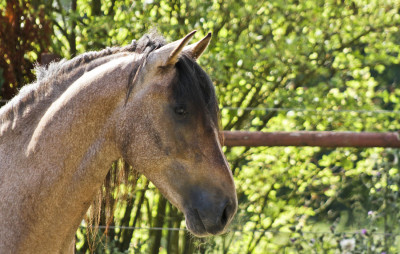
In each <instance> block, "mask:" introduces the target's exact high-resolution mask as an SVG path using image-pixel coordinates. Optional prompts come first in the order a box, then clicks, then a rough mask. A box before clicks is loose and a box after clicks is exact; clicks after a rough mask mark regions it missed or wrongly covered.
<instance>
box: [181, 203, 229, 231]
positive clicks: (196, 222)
mask: <svg viewBox="0 0 400 254" xmlns="http://www.w3.org/2000/svg"><path fill="white" fill-rule="evenodd" d="M185 219H186V227H187V229H188V230H189V231H190V232H191V233H192V234H193V235H195V236H196V237H207V236H210V235H220V234H222V233H224V232H225V230H224V229H225V228H224V227H221V226H220V225H208V224H205V223H204V221H203V219H202V218H201V216H200V214H199V212H198V211H197V209H191V210H189V211H188V210H187V211H186V213H185ZM206 225H207V226H206Z"/></svg>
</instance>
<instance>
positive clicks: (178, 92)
mask: <svg viewBox="0 0 400 254" xmlns="http://www.w3.org/2000/svg"><path fill="white" fill-rule="evenodd" d="M194 33H195V31H193V32H191V33H189V34H188V35H187V36H186V37H184V38H183V39H181V40H179V41H175V42H172V43H169V44H166V45H164V46H160V47H159V48H158V49H156V50H153V51H151V52H148V53H147V54H144V55H143V59H142V61H141V64H140V66H138V67H135V68H133V69H134V74H133V75H131V78H132V82H131V84H130V86H129V88H128V93H127V97H126V102H125V106H124V110H123V112H122V118H121V119H120V121H118V124H117V127H116V131H117V139H118V145H119V149H120V150H121V154H122V155H123V157H124V159H125V160H126V161H127V162H128V163H129V164H131V165H132V166H133V168H134V169H135V170H137V171H139V172H140V173H142V174H144V175H145V176H146V177H147V178H148V179H149V180H151V181H152V182H153V183H154V185H155V186H156V187H157V188H158V189H159V190H160V191H161V193H163V195H164V196H165V197H166V198H167V199H168V200H169V201H170V202H171V203H172V204H174V205H175V206H176V207H177V208H178V209H179V210H181V211H182V212H183V213H184V215H185V219H186V225H187V228H188V229H189V230H190V231H191V232H192V233H193V234H194V235H196V236H200V237H202V236H207V235H210V234H213V235H215V234H220V233H223V232H224V231H225V230H226V228H227V226H228V225H229V223H230V222H231V220H232V218H233V216H234V214H235V213H236V210H237V197H236V192H235V185H234V181H233V177H232V173H231V170H230V168H229V165H228V163H227V161H226V158H225V156H224V154H223V151H222V148H221V134H220V131H219V120H218V103H217V99H216V95H215V89H214V86H213V84H212V82H211V80H210V78H209V77H208V75H207V74H206V73H205V71H204V70H203V69H201V67H200V66H199V65H198V64H197V62H196V60H197V59H198V57H200V55H201V54H202V53H203V51H204V50H205V49H206V47H207V46H208V44H209V41H210V39H211V34H210V33H209V34H208V35H207V36H206V37H204V38H203V39H202V40H200V41H199V42H197V43H194V44H192V45H189V46H187V43H188V42H189V40H190V39H191V37H192V36H193V35H194Z"/></svg>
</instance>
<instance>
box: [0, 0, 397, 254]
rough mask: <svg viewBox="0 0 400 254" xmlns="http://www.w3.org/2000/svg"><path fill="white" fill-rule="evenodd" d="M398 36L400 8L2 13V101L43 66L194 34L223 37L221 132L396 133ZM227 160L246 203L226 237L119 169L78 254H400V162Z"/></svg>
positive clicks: (207, 6) (315, 157)
mask: <svg viewBox="0 0 400 254" xmlns="http://www.w3.org/2000/svg"><path fill="white" fill-rule="evenodd" d="M399 28H400V1H399V0H385V1H381V0H348V1H345V0H327V1H314V0H271V1H262V0H261V1H257V0H233V1H224V0H213V1H193V0H171V1H164V0H145V1H130V0H129V1H128V0H32V1H27V0H0V56H1V57H0V102H1V105H3V104H5V103H6V102H7V100H9V99H10V98H12V97H13V96H14V95H15V94H16V93H17V92H18V90H19V89H20V88H21V87H22V86H23V85H25V84H28V83H30V82H34V80H35V72H34V66H35V64H37V63H41V64H46V63H49V62H50V61H53V60H56V59H61V58H67V59H71V58H73V57H74V56H76V55H78V54H80V53H83V52H86V51H92V50H99V49H102V48H105V47H108V46H115V45H127V44H129V43H130V42H131V41H132V40H133V39H139V38H140V37H141V36H142V35H144V34H146V33H147V32H149V31H151V30H153V29H156V30H157V31H158V32H159V33H160V34H161V35H163V36H164V37H165V38H166V39H167V41H173V40H177V39H179V38H181V37H182V36H184V35H185V34H187V33H188V32H190V31H192V30H194V29H197V30H198V33H197V34H196V35H195V39H194V40H193V41H196V40H198V39H200V38H202V37H203V36H204V35H205V34H206V33H207V32H212V33H213V38H212V41H211V44H210V46H209V47H208V49H207V51H206V53H205V54H204V55H203V56H202V57H201V58H200V60H199V62H200V65H201V66H202V67H203V68H204V69H205V70H206V72H207V73H208V74H209V75H210V77H211V79H212V80H213V82H214V84H215V86H216V90H217V94H218V98H219V104H220V109H221V117H222V120H221V122H222V128H223V129H224V130H249V131H257V130H261V131H297V130H305V131H312V130H318V131H355V132H359V131H376V132H387V131H398V130H399V128H400V121H399V120H400V119H399V113H400V104H399V100H400V87H399V85H398V83H399V81H400V63H399V61H400V56H399V52H400V33H399ZM224 150H225V154H226V156H227V158H228V160H229V163H230V165H231V168H232V172H233V175H234V177H235V181H236V185H237V192H238V199H239V210H238V214H237V216H236V218H235V221H234V222H233V225H232V226H231V229H230V231H229V232H228V233H226V234H225V235H223V236H217V237H211V238H205V239H197V238H195V237H193V236H192V235H190V234H189V233H188V232H187V231H186V229H185V223H184V217H183V215H182V213H180V212H179V211H178V210H177V209H176V208H174V207H173V206H172V205H170V203H169V202H167V201H166V199H164V198H163V197H162V196H161V195H160V193H159V192H158V190H157V189H156V188H155V187H154V186H153V185H152V184H151V183H149V182H148V181H147V180H146V179H145V178H144V177H142V176H139V175H134V176H129V177H125V176H121V175H122V173H121V172H124V171H126V170H127V169H128V168H129V166H128V165H126V164H125V163H124V162H123V161H118V162H116V163H114V165H113V167H112V168H111V170H110V173H109V175H108V177H107V180H106V181H108V183H109V184H111V185H113V184H114V185H115V186H114V191H113V192H112V193H109V194H110V195H106V194H107V193H102V192H103V191H104V189H103V190H99V193H100V194H101V195H100V196H99V197H100V198H98V199H96V200H95V202H94V206H98V207H102V208H103V210H102V212H101V213H100V216H99V218H98V220H99V224H100V226H99V228H98V229H97V230H96V229H95V228H93V227H91V225H88V220H84V221H82V224H81V226H80V228H79V230H78V231H77V234H76V248H77V252H78V253H89V252H90V251H92V252H94V253H185V254H186V253H249V254H250V253H382V254H383V253H399V252H400V241H399V234H400V232H399V231H400V230H399V229H400V227H399V219H400V214H399V208H400V200H399V198H398V196H399V183H400V176H399V167H400V162H399V155H400V153H399V150H398V149H384V148H368V149H359V148H319V147H253V148H250V147H233V148H226V147H225V148H224ZM121 169H122V170H121ZM118 179H119V180H118ZM120 179H124V180H120ZM117 182H122V184H121V185H117V184H116V183H117ZM91 210H92V213H93V211H95V209H91ZM90 213H91V211H89V212H88V214H90ZM110 213H114V218H113V220H111V221H109V220H107V219H105V218H106V215H109V214H110ZM88 216H89V215H88ZM107 225H108V226H107ZM106 228H107V229H106ZM105 231H107V232H106V233H107V234H104V233H105ZM90 232H92V234H91V233H90ZM96 232H97V233H96ZM96 243H97V244H96Z"/></svg>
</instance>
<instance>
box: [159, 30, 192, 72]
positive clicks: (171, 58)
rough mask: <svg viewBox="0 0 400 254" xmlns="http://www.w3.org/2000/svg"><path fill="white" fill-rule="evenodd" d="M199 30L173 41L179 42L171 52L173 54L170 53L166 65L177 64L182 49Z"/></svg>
mask: <svg viewBox="0 0 400 254" xmlns="http://www.w3.org/2000/svg"><path fill="white" fill-rule="evenodd" d="M196 32H197V31H196V30H194V31H192V32H190V33H188V34H187V35H186V36H185V37H184V38H183V39H181V40H179V41H176V42H173V44H177V45H178V46H176V47H175V48H174V50H173V51H172V52H171V54H169V57H168V60H167V61H166V63H165V65H167V66H168V65H175V64H176V62H178V59H179V55H180V53H181V52H182V50H183V49H184V48H185V46H186V44H188V42H189V41H190V39H192V37H193V35H194V34H195V33H196Z"/></svg>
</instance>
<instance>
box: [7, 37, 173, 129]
mask: <svg viewBox="0 0 400 254" xmlns="http://www.w3.org/2000/svg"><path fill="white" fill-rule="evenodd" d="M163 45H165V40H164V38H163V37H162V36H160V35H159V34H157V33H156V32H152V33H149V34H145V35H144V36H142V37H141V38H140V39H139V41H136V40H133V41H132V43H131V44H129V45H127V46H124V47H111V48H110V47H108V48H105V49H103V50H100V51H90V52H86V53H83V54H81V55H78V56H76V57H74V58H73V59H71V60H65V59H63V60H61V61H59V62H53V63H50V64H49V65H48V66H39V65H37V66H36V68H35V71H36V82H34V83H32V84H29V85H25V86H24V87H23V88H22V89H21V90H20V91H19V93H18V94H17V95H16V96H15V97H14V98H13V99H12V100H10V101H9V102H8V103H7V104H6V105H4V106H3V107H1V108H0V123H2V122H4V121H6V120H12V119H14V118H15V117H18V116H20V115H22V114H23V112H24V110H25V109H26V108H28V107H30V106H34V105H37V104H39V102H43V101H46V100H49V99H51V98H55V97H58V96H59V95H60V94H61V93H62V92H64V91H65V90H66V89H67V88H68V87H69V86H70V85H71V84H72V83H74V81H76V80H77V79H78V78H80V77H81V76H82V75H83V74H84V73H85V72H88V71H90V70H92V69H94V68H96V67H98V66H100V65H102V64H105V63H107V62H109V61H111V60H113V59H115V58H118V57H120V56H122V55H124V53H129V52H130V53H137V54H145V55H148V54H149V53H150V52H151V51H154V50H155V49H157V48H160V47H162V46H163ZM138 64H140V63H138ZM135 69H136V70H137V68H135Z"/></svg>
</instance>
